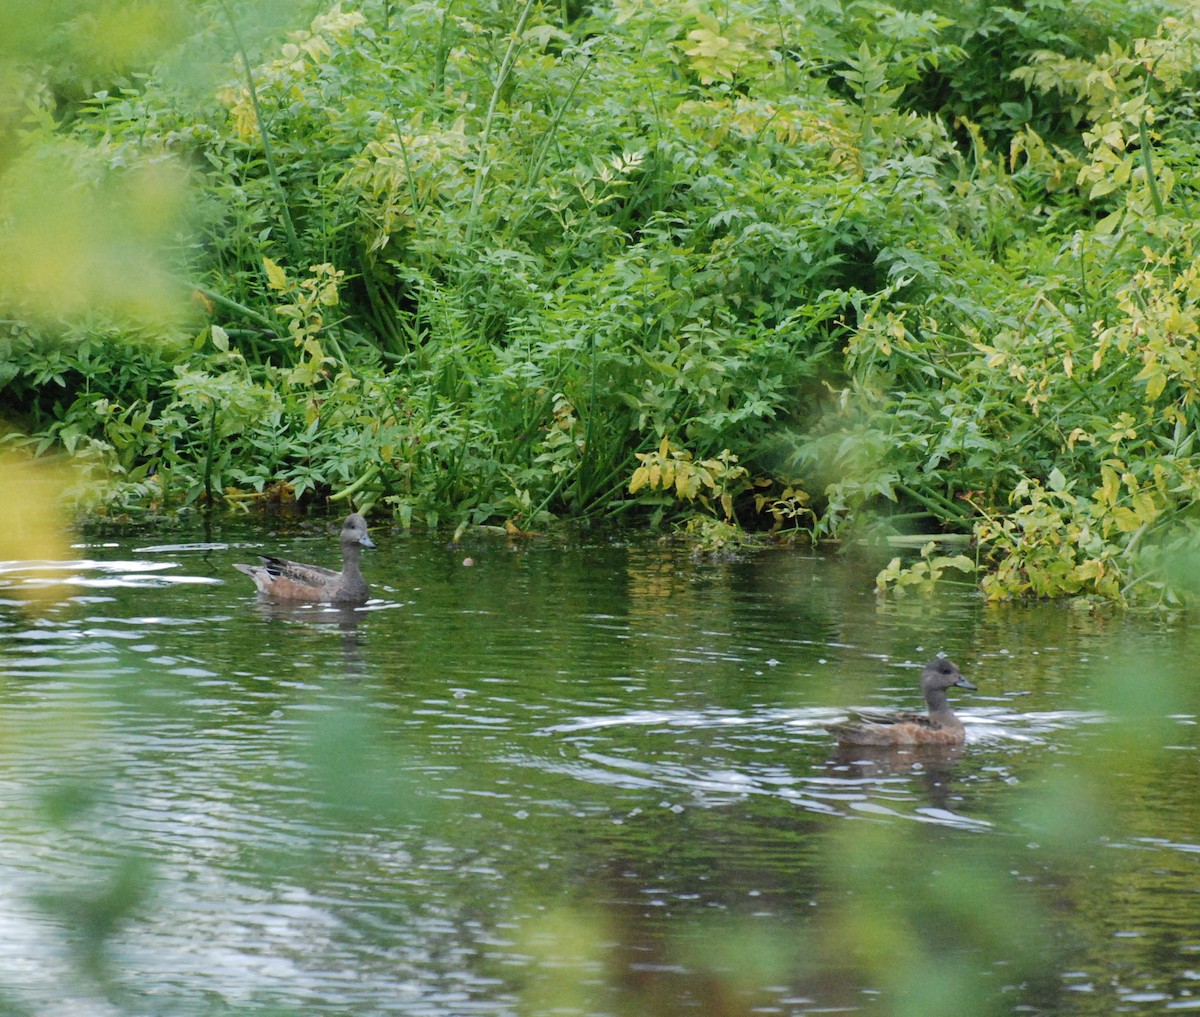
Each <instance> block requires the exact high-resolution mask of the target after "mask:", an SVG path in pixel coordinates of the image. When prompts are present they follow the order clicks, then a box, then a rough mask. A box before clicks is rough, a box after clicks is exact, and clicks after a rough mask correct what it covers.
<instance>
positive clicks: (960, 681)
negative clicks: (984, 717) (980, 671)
mask: <svg viewBox="0 0 1200 1017" xmlns="http://www.w3.org/2000/svg"><path fill="white" fill-rule="evenodd" d="M954 684H955V685H957V686H958V687H959V688H960V689H970V690H971V691H972V692H977V691H978V690H979V686H977V685H972V684H971V683H970V682H969V681H967V680H966V678H964V677H963V676H962V675H959V676H958V681H956V682H955V683H954Z"/></svg>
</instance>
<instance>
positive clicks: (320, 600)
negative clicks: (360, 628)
mask: <svg viewBox="0 0 1200 1017" xmlns="http://www.w3.org/2000/svg"><path fill="white" fill-rule="evenodd" d="M341 541H342V571H341V572H334V571H333V569H327V568H323V567H322V566H320V565H305V564H303V563H301V562H296V561H288V560H287V559H286V558H272V557H270V556H268V555H259V557H260V558H261V559H262V564H261V565H236V564H235V565H234V566H233V567H234V568H235V569H237V570H238V571H239V572H245V573H246V575H248V576H249V577H250V578H251V579H253V580H254V585H255V586H257V587H258V592H259V593H260V594H262V595H263V596H265V597H270V598H271V599H273V600H284V601H290V602H293V603H305V602H307V603H311V604H362V603H365V602H366V600H367V598H368V597H369V596H370V595H371V591H370V589H369V588H368V586H367V581H366V580H365V579H364V578H363V574H362V572H361V571H359V567H358V556H359V552H360V550H361V549H362V548H364V547H374V546H375V542H374V541H373V540H372V539H371V537H370V535H369V534H368V533H367V521H366V520H365V519H364V518H363V517H362V516H360V515H359V514H358V513H357V512H352V513H351V514H350V515H348V516H346V521H345V523H343V524H342V537H341Z"/></svg>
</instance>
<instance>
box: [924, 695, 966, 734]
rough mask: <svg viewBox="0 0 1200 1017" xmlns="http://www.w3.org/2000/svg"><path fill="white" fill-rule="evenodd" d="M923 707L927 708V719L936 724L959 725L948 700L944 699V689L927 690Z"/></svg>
mask: <svg viewBox="0 0 1200 1017" xmlns="http://www.w3.org/2000/svg"><path fill="white" fill-rule="evenodd" d="M925 705H926V706H928V707H929V719H930V720H932V721H934V722H935V723H937V724H943V725H947V724H949V725H953V724H958V723H960V721H959V719H958V718H957V717H956V716H955V715H954V711H953V710H952V709H950V700H948V699H947V698H946V690H945V689H929V690H928V691H927V692H926V693H925Z"/></svg>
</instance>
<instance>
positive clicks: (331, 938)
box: [0, 523, 1200, 1017]
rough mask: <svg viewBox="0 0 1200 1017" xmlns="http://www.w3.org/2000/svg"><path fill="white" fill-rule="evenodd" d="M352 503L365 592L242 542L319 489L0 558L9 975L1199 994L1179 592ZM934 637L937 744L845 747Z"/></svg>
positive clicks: (300, 544) (106, 980)
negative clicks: (960, 744)
mask: <svg viewBox="0 0 1200 1017" xmlns="http://www.w3.org/2000/svg"><path fill="white" fill-rule="evenodd" d="M373 536H374V537H375V539H376V543H377V545H378V548H377V549H376V550H375V551H373V552H367V553H366V556H365V558H364V566H365V571H366V572H367V574H368V578H369V579H370V580H371V582H372V584H373V595H374V599H373V600H372V601H371V602H370V603H369V604H368V605H367V606H366V607H364V608H362V609H359V610H347V611H339V610H334V609H328V608H295V609H284V608H279V607H273V606H271V605H269V604H264V603H260V602H259V601H258V600H257V599H256V598H255V596H254V595H253V592H254V591H253V588H252V585H251V584H250V582H249V581H248V580H247V579H246V578H245V577H244V576H241V575H239V574H238V573H236V572H235V571H234V570H233V569H232V568H231V565H232V563H233V562H235V561H253V560H254V558H253V555H254V554H255V553H256V552H258V551H266V550H269V551H272V552H277V553H281V554H285V555H286V556H288V557H292V558H297V559H300V560H307V561H314V562H321V563H326V564H336V555H337V547H336V543H335V541H334V540H333V539H331V538H330V537H329V536H328V535H327V534H326V533H325V532H324V531H318V530H316V529H314V528H313V527H312V526H311V525H310V526H309V527H308V528H307V529H298V528H293V529H291V530H279V529H278V527H277V526H275V524H268V523H262V524H260V525H257V526H251V525H250V524H245V525H243V526H242V527H240V528H232V527H230V528H228V529H224V530H222V531H220V532H218V533H216V534H212V533H210V534H207V535H204V536H201V535H198V534H187V535H186V539H180V538H179V535H178V534H177V533H173V534H172V535H171V536H170V537H169V538H164V537H163V536H162V535H161V534H160V535H158V536H156V537H146V536H136V537H126V536H121V537H114V538H99V537H96V538H78V540H77V542H76V545H75V548H74V553H75V554H76V555H77V559H76V560H73V561H70V562H56V563H49V565H48V566H47V565H46V564H45V563H42V564H43V568H42V569H41V570H40V571H38V572H36V573H35V572H32V571H30V570H29V568H28V567H27V564H26V563H7V564H4V565H0V1012H4V1013H37V1014H52V1015H53V1014H63V1015H66V1014H70V1015H73V1017H74V1015H90V1014H97V1015H108V1014H114V1015H116V1014H173V1015H180V1014H193V1013H200V1014H228V1013H239V1014H242V1013H255V1014H258V1013H270V1014H292V1013H297V1014H298V1013H305V1014H332V1013H338V1014H345V1013H353V1014H355V1015H367V1014H376V1013H379V1014H384V1013H404V1014H431V1015H432V1014H436V1015H464V1017H465V1015H495V1017H508V1015H514V1017H516V1015H542V1014H546V1015H550V1014H580V1015H588V1017H592V1015H596V1017H600V1015H610V1014H611V1015H623V1014H630V1015H633V1014H638V1015H657V1014H664V1015H674V1014H714V1015H717V1014H719V1015H723V1017H724V1015H733V1014H787V1015H791V1014H808V1013H830V1012H848V1013H854V1012H871V1013H894V1014H914V1015H917V1014H920V1015H923V1017H930V1015H936V1014H940V1013H946V1014H952V1013H953V1014H963V1013H971V1014H988V1013H1051V1012H1053V1013H1064V1014H1097V1015H1099V1014H1109V1013H1114V1012H1122V1013H1135V1014H1143V1013H1144V1014H1151V1013H1154V1014H1158V1013H1164V1012H1174V1011H1176V1010H1180V1011H1189V1010H1197V1011H1200V796H1198V794H1197V791H1198V788H1200V784H1198V780H1197V778H1198V777H1200V748H1198V737H1197V714H1198V713H1200V683H1198V682H1197V681H1196V666H1195V661H1196V660H1197V653H1196V650H1197V647H1196V645H1195V643H1196V640H1195V638H1194V637H1193V636H1192V635H1191V634H1190V632H1189V628H1188V626H1187V625H1186V624H1184V623H1183V622H1182V621H1180V622H1172V621H1170V620H1163V619H1154V618H1137V617H1131V616H1128V615H1109V614H1105V613H1097V612H1092V611H1089V610H1087V609H1081V608H1072V607H1065V606H1062V605H1048V606H1039V607H1024V608H1012V607H1002V606H1001V607H997V606H989V605H986V604H984V603H983V602H982V601H981V600H980V599H979V598H978V597H977V596H976V595H974V594H973V593H972V592H971V591H969V590H966V589H963V590H962V591H961V592H957V593H946V594H941V595H938V596H937V597H934V598H919V599H911V600H901V601H878V600H877V599H876V598H875V596H874V594H873V592H872V585H873V583H872V576H873V569H872V568H868V567H866V566H864V565H862V564H860V563H856V562H854V561H847V560H844V559H841V558H838V557H836V556H833V555H825V554H821V553H817V552H813V551H811V550H807V549H788V548H779V547H772V548H767V549H762V550H759V551H756V552H753V553H748V554H746V555H745V556H743V557H740V558H737V559H734V560H727V561H713V560H706V559H696V558H693V557H692V556H691V555H690V554H689V553H688V552H687V551H686V550H683V549H680V548H678V547H673V546H669V545H663V544H659V543H655V542H650V541H629V540H621V539H613V538H611V537H607V536H605V537H599V536H597V537H586V536H585V537H583V538H582V539H573V540H571V541H560V540H555V539H550V538H534V539H528V540H520V541H510V540H507V539H505V538H502V537H498V536H497V537H493V536H477V537H471V538H468V539H467V540H466V541H465V543H464V544H463V546H460V547H449V546H447V545H446V543H445V541H444V540H441V541H439V540H437V539H435V538H422V537H417V536H410V535H405V534H403V533H399V532H391V531H389V530H388V529H386V528H377V529H375V530H374V531H373ZM468 559H469V561H470V563H469V564H468V563H466V562H467V561H468ZM35 587H36V588H40V589H43V590H45V591H46V592H48V593H51V594H53V598H54V599H51V600H50V601H48V602H47V603H46V605H45V606H44V607H43V608H42V610H41V611H40V613H30V612H27V611H26V610H25V609H24V608H23V607H22V602H21V599H20V597H19V596H18V595H19V594H20V593H21V592H22V591H27V590H29V589H32V588H35ZM939 652H945V653H946V654H947V655H949V656H950V657H952V658H953V659H954V660H956V661H957V662H958V663H959V665H960V666H961V667H962V669H963V671H964V673H965V674H966V675H967V677H968V678H970V679H971V680H972V681H974V682H975V684H976V685H977V686H978V691H977V692H968V691H965V690H961V689H955V690H953V692H954V693H955V695H954V697H953V699H954V701H955V704H956V707H957V709H958V711H959V714H960V716H962V717H963V719H964V721H965V723H966V725H967V730H968V736H967V745H966V746H965V748H964V749H963V750H962V751H960V752H950V751H948V750H942V751H941V752H934V753H932V754H931V753H928V752H927V753H923V754H898V753H890V754H886V753H883V754H881V753H875V754H874V755H868V754H867V752H866V751H865V750H859V751H857V752H848V753H847V752H839V751H838V750H837V747H836V744H835V741H834V739H833V738H832V737H831V736H830V735H829V734H828V733H827V732H826V731H825V729H824V727H823V726H822V725H824V724H827V723H830V722H832V721H833V720H835V719H838V718H840V717H844V716H845V715H846V714H845V708H846V707H848V706H854V705H857V706H872V707H904V708H915V707H917V706H918V705H919V699H918V696H917V692H916V683H917V680H918V676H919V672H920V667H921V665H922V664H923V663H925V662H926V661H928V660H929V659H930V658H932V657H933V656H934V655H935V654H937V653H939Z"/></svg>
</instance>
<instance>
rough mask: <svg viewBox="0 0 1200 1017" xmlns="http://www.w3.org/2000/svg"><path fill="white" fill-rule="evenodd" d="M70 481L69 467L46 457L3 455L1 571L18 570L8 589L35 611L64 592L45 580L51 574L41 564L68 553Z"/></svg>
mask: <svg viewBox="0 0 1200 1017" xmlns="http://www.w3.org/2000/svg"><path fill="white" fill-rule="evenodd" d="M70 482H71V476H70V473H69V471H67V470H66V469H64V468H62V467H61V466H59V465H57V464H53V463H51V462H49V461H48V460H38V459H29V458H27V457H25V456H22V455H18V454H16V453H12V452H9V453H5V454H3V455H0V490H3V492H4V497H3V498H0V574H5V573H12V574H14V575H13V578H15V579H16V580H17V581H16V582H15V583H14V584H13V585H12V586H11V587H10V588H11V589H12V590H13V592H14V593H16V595H17V596H18V597H20V598H21V599H22V600H25V601H26V602H27V603H28V605H29V606H30V607H31V608H32V609H35V610H36V609H38V608H40V607H46V606H49V605H50V604H51V603H53V602H55V601H57V600H58V599H59V597H60V595H61V594H60V591H61V590H62V587H61V586H58V585H57V584H51V583H47V582H45V581H44V580H45V578H46V577H47V576H48V575H50V573H49V572H48V571H47V570H46V569H45V568H44V567H43V568H39V566H44V565H45V563H47V562H57V561H64V560H66V559H67V558H69V557H70V541H69V540H68V538H67V525H66V520H65V518H64V511H63V496H64V492H65V490H66V488H67V487H68V486H69V484H70ZM4 585H5V586H8V585H9V584H8V583H5V584H4Z"/></svg>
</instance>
